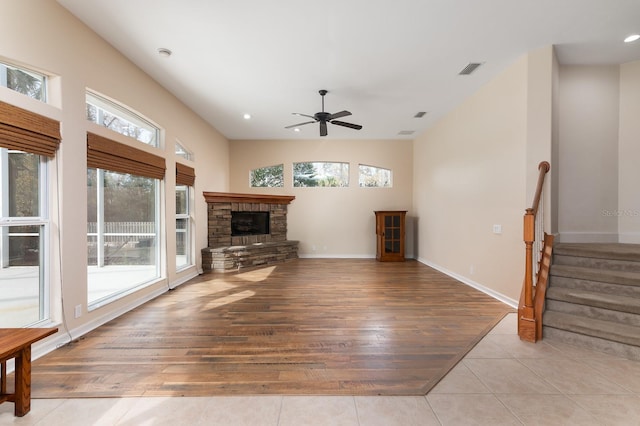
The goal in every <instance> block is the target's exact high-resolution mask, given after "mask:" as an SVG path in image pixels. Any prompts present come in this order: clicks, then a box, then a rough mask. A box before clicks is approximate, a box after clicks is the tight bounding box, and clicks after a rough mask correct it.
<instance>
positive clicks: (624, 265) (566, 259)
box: [553, 254, 640, 272]
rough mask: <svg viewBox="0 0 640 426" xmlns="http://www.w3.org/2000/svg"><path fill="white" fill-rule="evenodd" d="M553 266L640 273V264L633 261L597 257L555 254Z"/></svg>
mask: <svg viewBox="0 0 640 426" xmlns="http://www.w3.org/2000/svg"><path fill="white" fill-rule="evenodd" d="M553 264H554V265H569V266H582V267H586V268H595V269H610V270H612V271H626V272H640V262H634V261H631V260H612V259H602V258H595V257H580V256H570V255H562V254H554V255H553Z"/></svg>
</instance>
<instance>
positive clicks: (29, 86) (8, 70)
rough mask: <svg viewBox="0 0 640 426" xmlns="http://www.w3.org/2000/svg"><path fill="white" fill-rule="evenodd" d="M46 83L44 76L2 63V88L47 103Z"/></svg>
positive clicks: (0, 65)
mask: <svg viewBox="0 0 640 426" xmlns="http://www.w3.org/2000/svg"><path fill="white" fill-rule="evenodd" d="M46 81H47V79H46V76H45V75H44V74H40V73H38V72H35V71H32V70H28V69H26V68H20V67H16V66H14V65H11V64H6V63H2V62H0V86H3V87H7V88H9V89H11V90H15V91H16V92H19V93H22V94H23V95H27V96H29V97H30V98H33V99H37V100H39V101H42V102H46V101H47V99H46V93H47V90H46V89H47V87H46Z"/></svg>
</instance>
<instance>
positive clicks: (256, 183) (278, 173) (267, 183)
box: [249, 164, 284, 188]
mask: <svg viewBox="0 0 640 426" xmlns="http://www.w3.org/2000/svg"><path fill="white" fill-rule="evenodd" d="M249 185H250V186H251V187H252V188H281V187H283V186H284V164H276V165H275V166H267V167H259V168H257V169H253V170H251V172H249Z"/></svg>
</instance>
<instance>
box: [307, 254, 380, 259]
mask: <svg viewBox="0 0 640 426" xmlns="http://www.w3.org/2000/svg"><path fill="white" fill-rule="evenodd" d="M298 257H299V258H300V259H375V258H376V256H375V255H372V254H308V253H306V254H300V253H298Z"/></svg>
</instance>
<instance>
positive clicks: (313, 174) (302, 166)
mask: <svg viewBox="0 0 640 426" xmlns="http://www.w3.org/2000/svg"><path fill="white" fill-rule="evenodd" d="M293 186H294V187H304V186H334V187H345V186H349V163H329V162H305V163H293Z"/></svg>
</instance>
